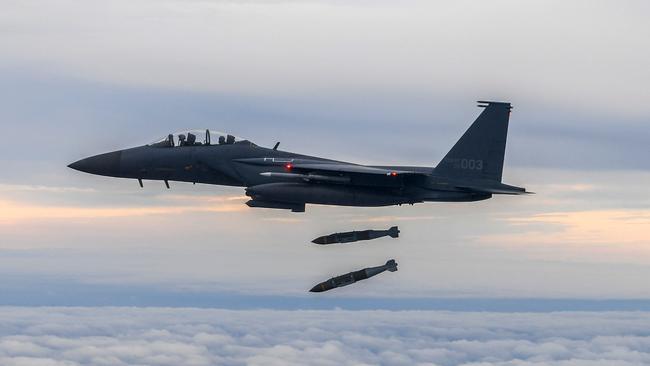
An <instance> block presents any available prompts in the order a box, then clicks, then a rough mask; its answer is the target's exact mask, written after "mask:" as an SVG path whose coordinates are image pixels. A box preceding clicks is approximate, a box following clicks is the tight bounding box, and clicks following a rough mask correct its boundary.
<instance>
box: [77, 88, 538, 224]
mask: <svg viewBox="0 0 650 366" xmlns="http://www.w3.org/2000/svg"><path fill="white" fill-rule="evenodd" d="M478 103H479V105H478V106H479V107H482V108H484V110H483V111H482V112H481V114H480V115H479V116H478V118H477V119H476V120H475V121H474V123H473V124H472V125H471V126H470V127H469V129H468V130H467V131H466V132H465V133H464V134H463V136H462V137H461V138H460V139H459V140H458V142H456V144H455V145H454V146H453V147H452V148H451V150H450V151H449V152H448V153H447V155H445V157H444V158H443V159H442V160H441V161H440V162H439V164H438V165H437V166H436V167H417V166H369V165H361V164H354V163H348V162H343V161H337V160H330V159H325V158H321V157H315V156H308V155H301V154H296V153H292V152H287V151H281V150H278V145H279V144H280V143H279V142H278V143H276V144H275V146H274V147H273V148H266V147H262V146H258V145H256V144H254V143H252V142H251V141H249V140H246V139H241V138H237V137H235V136H234V135H230V134H227V133H221V132H216V131H213V130H209V129H206V130H198V131H197V130H193V131H184V132H181V133H176V134H169V135H168V136H166V137H164V138H162V139H159V140H157V141H155V142H152V143H150V144H148V145H143V146H138V147H133V148H128V149H124V150H117V151H113V152H109V153H105V154H100V155H95V156H91V157H88V158H85V159H82V160H79V161H77V162H74V163H72V164H70V165H69V167H70V168H73V169H76V170H79V171H82V172H86V173H90V174H97V175H103V176H109V177H118V178H130V179H137V180H138V182H139V184H140V186H141V187H142V186H143V183H142V181H143V180H161V181H164V182H165V185H166V186H167V188H169V181H180V182H191V183H204V184H216V185H226V186H238V187H244V188H245V193H246V195H247V196H249V197H250V200H249V201H248V202H246V204H247V205H248V206H250V207H263V208H275V209H287V210H291V211H293V212H304V211H305V204H320V205H337V206H360V207H377V206H390V205H402V204H411V205H412V204H415V203H420V202H432V201H433V202H472V201H480V200H485V199H488V198H491V197H492V195H493V194H508V195H518V194H524V193H528V192H526V190H525V189H524V188H520V187H515V186H511V185H507V184H503V183H502V182H501V176H502V172H503V160H504V155H505V148H506V136H507V133H508V121H509V118H510V111H511V109H512V107H511V105H510V103H504V102H489V101H479V102H478Z"/></svg>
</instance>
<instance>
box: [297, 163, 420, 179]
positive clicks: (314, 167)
mask: <svg viewBox="0 0 650 366" xmlns="http://www.w3.org/2000/svg"><path fill="white" fill-rule="evenodd" d="M289 166H290V170H292V171H295V172H298V171H300V172H319V173H329V174H337V175H340V174H344V175H345V174H368V175H378V176H388V177H396V176H400V175H402V176H403V175H425V174H424V173H422V172H417V171H411V170H391V169H386V168H375V167H370V166H365V165H356V164H345V163H322V164H320V163H295V164H290V165H289Z"/></svg>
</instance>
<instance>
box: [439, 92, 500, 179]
mask: <svg viewBox="0 0 650 366" xmlns="http://www.w3.org/2000/svg"><path fill="white" fill-rule="evenodd" d="M478 103H479V105H478V106H479V107H482V108H485V109H484V110H483V112H482V113H481V114H480V115H479V116H478V118H476V121H474V123H472V125H471V126H470V127H469V128H468V129H467V131H465V133H464V134H463V136H462V137H461V138H460V139H459V140H458V142H456V144H455V145H454V147H453V148H451V150H449V152H448V153H447V155H445V157H444V158H443V159H442V160H441V161H440V163H439V164H438V166H437V167H436V169H435V171H434V173H435V175H438V176H443V177H449V178H466V179H467V178H468V179H486V180H492V181H497V182H501V176H502V174H503V159H504V156H505V151H506V138H507V135H508V120H509V118H510V110H511V109H512V106H511V105H510V103H503V102H484V101H479V102H478Z"/></svg>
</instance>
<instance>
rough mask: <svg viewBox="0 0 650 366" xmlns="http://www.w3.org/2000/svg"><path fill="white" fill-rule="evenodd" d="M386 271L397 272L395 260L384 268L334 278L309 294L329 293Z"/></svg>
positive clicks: (369, 268)
mask: <svg viewBox="0 0 650 366" xmlns="http://www.w3.org/2000/svg"><path fill="white" fill-rule="evenodd" d="M384 271H389V272H395V271H397V263H396V262H395V260H394V259H390V260H388V262H386V264H384V265H383V266H377V267H368V268H364V269H362V270H359V271H354V272H350V273H348V274H344V275H340V276H336V277H332V278H330V279H329V280H327V281H324V282H321V283H319V284H318V285H316V286H314V287H312V288H311V290H309V292H323V291H329V290H331V289H333V288H337V287H343V286H347V285H351V284H353V283H355V282H357V281H361V280H365V279H367V278H370V277H372V276H376V275H378V274H380V273H382V272H384Z"/></svg>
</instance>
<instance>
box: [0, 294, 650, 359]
mask: <svg viewBox="0 0 650 366" xmlns="http://www.w3.org/2000/svg"><path fill="white" fill-rule="evenodd" d="M649 328H650V313H646V312H600V313H598V312H592V313H588V312H576V313H461V312H439V311H399V312H392V311H343V310H333V311H275V310H255V311H232V310H215V309H169V308H15V307H5V308H0V364H2V365H21V366H22V365H111V366H119V365H134V364H137V365H179V364H183V365H244V364H248V365H377V364H382V365H415V364H419V365H441V366H442V365H473V366H478V365H513V366H514V365H566V366H569V365H613V364H616V365H647V364H648V363H650V333H648V331H647V329H649Z"/></svg>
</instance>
